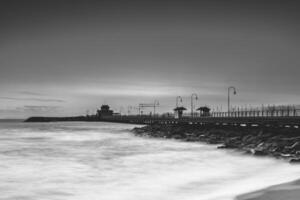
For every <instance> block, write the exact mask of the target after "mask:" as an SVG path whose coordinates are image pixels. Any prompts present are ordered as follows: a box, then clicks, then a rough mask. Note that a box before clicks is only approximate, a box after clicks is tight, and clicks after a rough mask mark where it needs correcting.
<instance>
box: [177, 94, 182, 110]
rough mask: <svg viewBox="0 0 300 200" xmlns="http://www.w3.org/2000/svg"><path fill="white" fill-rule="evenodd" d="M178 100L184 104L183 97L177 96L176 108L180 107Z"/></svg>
mask: <svg viewBox="0 0 300 200" xmlns="http://www.w3.org/2000/svg"><path fill="white" fill-rule="evenodd" d="M178 100H179V101H180V102H182V98H181V96H177V97H176V108H177V107H178Z"/></svg>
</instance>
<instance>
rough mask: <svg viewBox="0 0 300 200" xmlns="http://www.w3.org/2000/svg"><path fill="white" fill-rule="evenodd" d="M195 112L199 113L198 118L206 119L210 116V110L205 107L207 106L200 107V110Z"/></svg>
mask: <svg viewBox="0 0 300 200" xmlns="http://www.w3.org/2000/svg"><path fill="white" fill-rule="evenodd" d="M197 110H199V111H200V116H201V117H208V116H210V113H209V112H210V108H209V107H207V106H202V107H200V108H198V109H197Z"/></svg>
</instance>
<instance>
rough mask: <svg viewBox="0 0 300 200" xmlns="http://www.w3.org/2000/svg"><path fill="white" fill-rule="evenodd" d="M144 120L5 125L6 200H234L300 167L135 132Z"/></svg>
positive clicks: (2, 179) (2, 166)
mask: <svg viewBox="0 0 300 200" xmlns="http://www.w3.org/2000/svg"><path fill="white" fill-rule="evenodd" d="M139 126H141V125H134V124H118V123H102V122H57V123H23V122H1V123H0V199H1V200H233V199H235V197H236V196H237V195H240V194H244V193H248V192H252V191H255V190H259V189H262V188H265V187H268V186H271V185H275V184H280V183H284V182H288V181H292V180H295V179H298V178H299V177H300V166H299V165H291V164H289V163H287V162H286V161H282V160H278V159H274V158H266V157H254V156H251V155H245V154H243V153H242V152H238V151H234V150H220V149H217V148H216V145H208V144H205V143H200V142H183V141H178V140H172V139H162V138H148V137H138V136H135V135H134V134H133V133H132V132H131V131H130V130H131V129H132V128H134V127H139Z"/></svg>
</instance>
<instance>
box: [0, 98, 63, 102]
mask: <svg viewBox="0 0 300 200" xmlns="http://www.w3.org/2000/svg"><path fill="white" fill-rule="evenodd" d="M0 99H5V100H14V101H39V102H58V103H62V102H65V101H64V100H61V99H42V98H18V97H0Z"/></svg>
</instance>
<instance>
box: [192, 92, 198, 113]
mask: <svg viewBox="0 0 300 200" xmlns="http://www.w3.org/2000/svg"><path fill="white" fill-rule="evenodd" d="M194 99H195V100H196V101H197V100H198V96H197V94H196V93H193V94H192V95H191V116H192V117H194Z"/></svg>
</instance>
